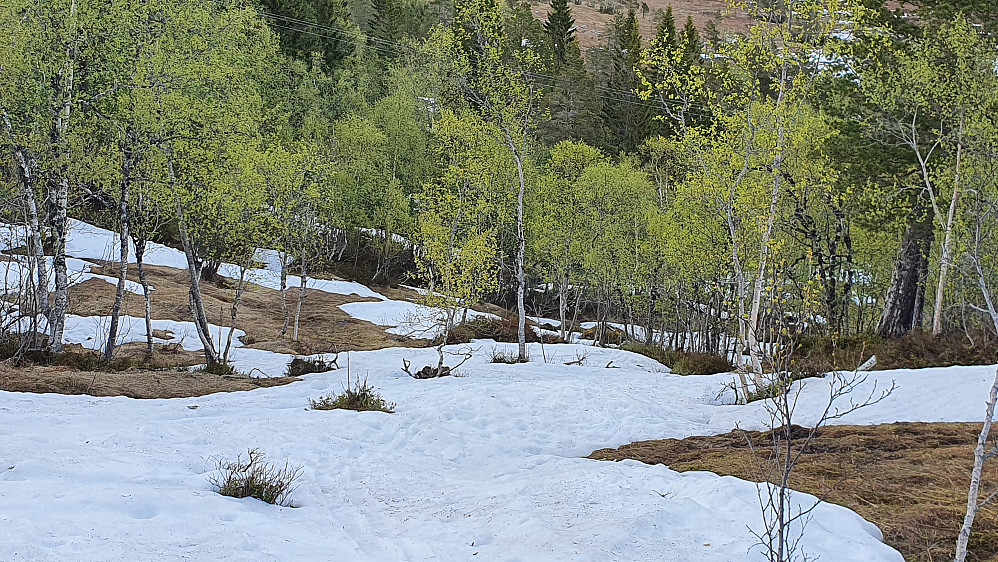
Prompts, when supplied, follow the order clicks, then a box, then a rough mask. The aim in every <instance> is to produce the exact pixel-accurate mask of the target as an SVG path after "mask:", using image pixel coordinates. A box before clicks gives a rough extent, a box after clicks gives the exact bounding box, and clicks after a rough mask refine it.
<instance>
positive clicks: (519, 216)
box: [504, 130, 527, 363]
mask: <svg viewBox="0 0 998 562" xmlns="http://www.w3.org/2000/svg"><path fill="white" fill-rule="evenodd" d="M504 132H505V133H506V142H507V143H508V145H509V149H510V151H512V153H513V159H514V160H515V161H516V173H517V177H518V179H519V181H520V185H519V191H518V192H517V196H516V241H517V245H516V313H517V344H518V347H517V361H519V362H520V363H525V362H527V310H526V306H525V304H524V299H525V298H526V293H527V282H526V276H525V274H524V259H525V255H526V251H527V235H526V230H525V229H524V225H523V198H524V192H525V191H526V186H527V182H526V177H525V175H524V171H523V155H521V154H520V152H519V151H518V150H517V149H516V144H515V143H513V138H512V137H511V136H510V134H509V132H508V131H505V130H504Z"/></svg>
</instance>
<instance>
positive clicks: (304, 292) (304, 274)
mask: <svg viewBox="0 0 998 562" xmlns="http://www.w3.org/2000/svg"><path fill="white" fill-rule="evenodd" d="M300 281H301V282H300V283H299V284H298V303H297V305H296V306H295V327H294V332H293V335H292V337H291V339H292V340H293V341H298V322H299V320H300V319H301V305H302V302H304V301H305V297H307V296H308V288H307V286H306V285H307V284H308V271H307V270H306V269H305V259H304V255H303V256H302V262H301V279H300Z"/></svg>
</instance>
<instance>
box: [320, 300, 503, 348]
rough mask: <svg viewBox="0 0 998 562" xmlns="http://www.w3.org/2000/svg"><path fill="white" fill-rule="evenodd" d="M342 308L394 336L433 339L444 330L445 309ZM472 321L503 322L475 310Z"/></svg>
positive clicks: (401, 304)
mask: <svg viewBox="0 0 998 562" xmlns="http://www.w3.org/2000/svg"><path fill="white" fill-rule="evenodd" d="M339 308H340V310H342V311H343V312H346V313H347V314H349V315H350V316H352V317H354V318H357V319H358V320H366V321H367V322H371V323H372V324H377V325H378V326H387V327H388V329H387V330H385V331H386V332H388V333H390V334H397V335H402V336H408V337H412V338H427V339H432V338H433V337H435V336H437V335H438V334H439V332H441V331H442V327H441V323H442V315H443V314H444V311H443V310H441V309H439V308H435V307H430V306H426V305H422V304H417V303H413V302H409V301H399V300H391V299H385V300H383V301H381V302H351V303H347V304H341V305H340V307H339ZM468 318H469V319H470V318H490V319H495V320H498V319H499V317H498V316H496V315H495V314H489V313H485V312H477V311H474V310H469V311H468Z"/></svg>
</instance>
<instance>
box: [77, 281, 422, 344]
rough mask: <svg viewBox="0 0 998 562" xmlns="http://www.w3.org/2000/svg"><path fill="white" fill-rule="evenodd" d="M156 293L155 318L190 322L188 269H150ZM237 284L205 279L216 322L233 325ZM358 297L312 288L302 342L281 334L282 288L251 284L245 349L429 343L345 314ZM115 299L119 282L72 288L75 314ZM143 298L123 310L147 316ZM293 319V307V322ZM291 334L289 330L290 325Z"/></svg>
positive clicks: (239, 322) (242, 325) (133, 298)
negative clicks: (343, 307) (231, 317)
mask: <svg viewBox="0 0 998 562" xmlns="http://www.w3.org/2000/svg"><path fill="white" fill-rule="evenodd" d="M146 270H147V277H148V280H149V284H150V285H152V286H153V287H154V288H155V290H154V291H153V293H152V317H153V318H155V319H161V320H176V321H190V312H189V308H188V304H187V299H188V296H187V295H188V281H187V272H186V271H184V270H178V269H173V268H170V267H153V266H148V267H146ZM93 271H94V273H100V274H102V275H109V276H116V275H117V269H116V268H115V267H111V266H108V267H103V268H101V267H94V269H93ZM128 278H129V279H131V280H133V281H136V282H137V281H138V275H137V272H136V268H135V267H134V266H132V267H130V268H129V275H128ZM230 283H233V282H232V281H230V280H225V281H223V282H222V283H220V284H213V283H203V284H202V285H201V289H202V298H203V299H204V306H205V311H206V312H207V313H208V320H209V321H210V322H211V323H213V324H216V325H220V326H229V325H230V321H229V306H230V304H231V302H232V298H233V295H234V291H233V289H232V287H230V286H229V284H230ZM393 294H394V296H393V298H399V299H402V298H404V297H405V296H408V297H411V296H412V295H414V294H415V293H412V292H410V291H393ZM296 297H297V288H292V289H290V290H289V291H288V306H290V307H293V306H294V299H295V298H296ZM372 300H374V299H370V298H362V297H358V296H356V295H339V294H332V293H326V292H323V291H318V290H309V291H308V296H307V297H306V299H305V301H304V303H303V305H302V315H301V321H300V325H299V329H300V334H299V340H300V343H298V344H295V343H294V342H292V341H291V338H290V336H289V335H288V336H284V337H282V336H280V331H281V327H282V324H283V315H282V314H281V297H280V291H276V290H274V289H268V288H265V287H261V286H259V285H254V284H250V285H249V288H248V289H247V290H246V292H245V293H244V294H243V298H242V300H241V302H240V304H239V310H238V315H237V317H236V327H237V328H239V329H240V330H243V331H245V332H246V337H245V338H244V341H243V343H244V344H245V345H246V347H251V348H257V349H266V350H268V351H276V352H280V353H304V354H312V353H328V352H330V351H333V350H338V351H346V350H351V351H368V350H373V349H383V348H386V347H400V346H401V347H406V346H418V345H424V344H425V342H421V341H419V340H411V339H408V338H404V337H401V336H397V335H393V334H388V333H385V330H384V328H383V327H380V326H376V325H374V324H372V323H370V322H365V321H363V320H358V319H356V318H353V317H351V316H350V315H349V314H347V313H346V312H343V311H342V310H341V309H340V308H339V305H341V304H346V303H350V302H362V301H372ZM113 303H114V286H113V285H111V284H109V283H106V282H104V281H102V280H99V279H91V280H89V281H85V282H83V283H80V284H78V285H75V286H73V287H72V288H71V289H70V310H69V312H70V313H71V314H78V315H81V316H96V315H100V316H108V315H109V314H110V310H111V305H112V304H113ZM144 306H145V305H144V301H143V299H142V296H141V295H136V294H132V293H127V292H126V303H125V309H124V310H123V314H128V315H130V316H135V317H142V315H143V314H144V312H143V307H144ZM293 321H294V316H293V308H292V323H293ZM289 334H290V328H289Z"/></svg>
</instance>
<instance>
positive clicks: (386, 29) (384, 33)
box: [370, 0, 406, 47]
mask: <svg viewBox="0 0 998 562" xmlns="http://www.w3.org/2000/svg"><path fill="white" fill-rule="evenodd" d="M371 7H372V9H373V11H374V13H373V14H372V16H371V23H370V27H371V38H372V39H373V40H374V41H373V42H374V43H376V44H380V45H376V46H377V47H382V46H383V45H384V44H385V43H386V42H388V43H394V42H397V41H398V40H400V39H401V38H402V37H403V36H404V34H405V31H404V26H405V17H406V13H405V7H404V6H403V5H402V2H401V1H400V0H373V1H372V2H371Z"/></svg>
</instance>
